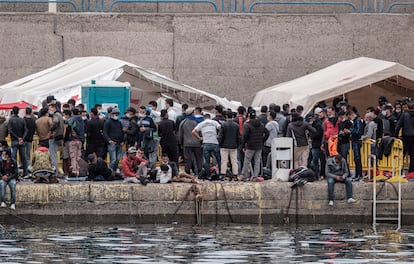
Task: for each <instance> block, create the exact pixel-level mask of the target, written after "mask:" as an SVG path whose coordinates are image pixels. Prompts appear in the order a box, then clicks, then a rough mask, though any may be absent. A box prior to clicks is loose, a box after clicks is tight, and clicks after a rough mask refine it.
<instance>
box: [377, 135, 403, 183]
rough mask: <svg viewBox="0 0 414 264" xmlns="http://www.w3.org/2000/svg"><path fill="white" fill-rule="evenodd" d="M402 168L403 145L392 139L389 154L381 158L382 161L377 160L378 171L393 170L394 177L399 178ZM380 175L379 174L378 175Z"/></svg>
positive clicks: (398, 140) (399, 141)
mask: <svg viewBox="0 0 414 264" xmlns="http://www.w3.org/2000/svg"><path fill="white" fill-rule="evenodd" d="M403 166H404V152H403V143H402V141H401V140H400V139H394V142H393V144H392V148H391V154H390V155H389V156H388V157H386V156H385V155H383V156H382V159H378V170H379V171H380V172H383V171H393V170H394V169H395V175H393V176H401V171H402V169H403ZM380 174H381V173H380Z"/></svg>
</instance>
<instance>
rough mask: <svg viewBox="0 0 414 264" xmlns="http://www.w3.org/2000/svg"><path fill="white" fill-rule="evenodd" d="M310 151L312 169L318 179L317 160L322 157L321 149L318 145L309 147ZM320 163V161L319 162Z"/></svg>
mask: <svg viewBox="0 0 414 264" xmlns="http://www.w3.org/2000/svg"><path fill="white" fill-rule="evenodd" d="M311 153H312V169H313V171H314V172H315V175H316V176H317V177H318V179H319V168H320V167H319V161H320V160H321V158H322V150H321V148H320V147H318V148H311ZM321 164H322V162H321Z"/></svg>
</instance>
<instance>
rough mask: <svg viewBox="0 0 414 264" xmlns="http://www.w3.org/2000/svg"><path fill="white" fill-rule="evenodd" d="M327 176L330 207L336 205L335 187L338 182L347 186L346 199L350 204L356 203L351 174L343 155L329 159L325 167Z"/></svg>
mask: <svg viewBox="0 0 414 264" xmlns="http://www.w3.org/2000/svg"><path fill="white" fill-rule="evenodd" d="M325 176H326V180H327V181H328V199H329V205H330V206H333V204H334V185H335V183H337V182H340V183H344V184H345V185H346V198H347V202H348V203H355V202H356V200H355V199H354V198H352V180H351V176H350V173H349V169H348V165H347V164H346V160H345V159H344V158H343V157H342V156H341V155H339V154H338V155H336V156H332V157H330V158H328V160H327V161H326V167H325Z"/></svg>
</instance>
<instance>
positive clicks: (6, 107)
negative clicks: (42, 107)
mask: <svg viewBox="0 0 414 264" xmlns="http://www.w3.org/2000/svg"><path fill="white" fill-rule="evenodd" d="M28 105H29V106H31V107H32V108H33V109H36V108H37V107H36V106H35V105H31V104H29V103H27V102H25V101H21V102H16V103H8V104H0V110H11V109H12V108H13V106H17V107H19V108H20V109H25V108H26V106H28Z"/></svg>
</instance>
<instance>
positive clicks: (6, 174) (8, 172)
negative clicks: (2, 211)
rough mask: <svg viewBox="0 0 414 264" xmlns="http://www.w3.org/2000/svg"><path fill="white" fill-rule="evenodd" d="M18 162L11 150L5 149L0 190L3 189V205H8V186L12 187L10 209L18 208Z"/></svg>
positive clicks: (0, 167)
mask: <svg viewBox="0 0 414 264" xmlns="http://www.w3.org/2000/svg"><path fill="white" fill-rule="evenodd" d="M17 172H18V167H17V162H16V161H15V160H14V159H13V158H12V155H11V150H10V149H6V150H3V152H2V154H1V162H0V177H1V181H0V191H1V205H0V207H6V206H7V205H6V186H7V185H8V186H9V189H10V209H12V210H15V209H16V205H15V204H16V184H17Z"/></svg>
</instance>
